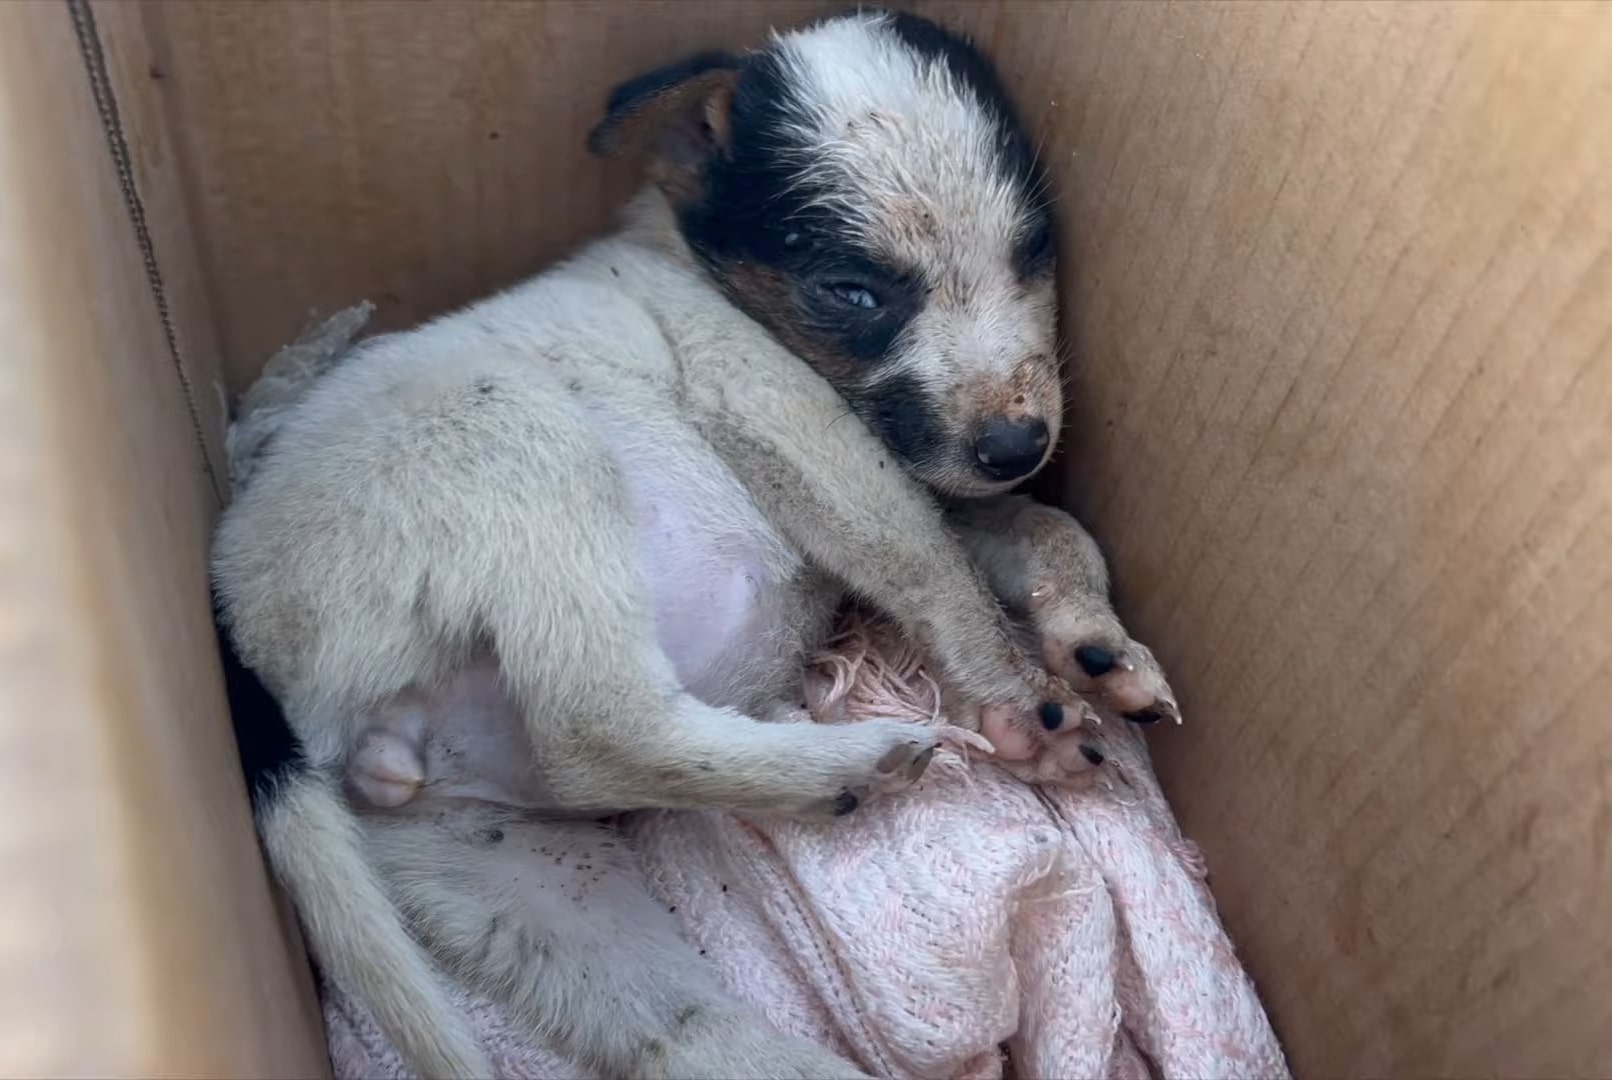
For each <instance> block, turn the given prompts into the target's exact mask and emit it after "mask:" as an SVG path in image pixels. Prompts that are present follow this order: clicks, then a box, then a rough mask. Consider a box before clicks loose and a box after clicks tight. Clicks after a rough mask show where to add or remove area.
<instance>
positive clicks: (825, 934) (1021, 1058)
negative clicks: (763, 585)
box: [324, 613, 1288, 1080]
mask: <svg viewBox="0 0 1612 1080" xmlns="http://www.w3.org/2000/svg"><path fill="white" fill-rule="evenodd" d="M808 689H809V693H808V700H809V702H810V704H811V706H812V712H813V713H814V714H815V716H816V719H817V720H818V721H819V722H854V721H855V720H858V719H864V718H868V717H873V716H888V717H897V718H901V719H907V720H910V721H912V722H915V723H931V724H941V723H943V719H942V717H941V716H940V711H939V694H938V690H937V688H936V686H935V684H934V682H933V680H931V679H930V678H929V677H928V676H927V675H926V674H925V673H924V671H923V667H922V664H921V662H920V659H919V657H918V655H917V653H916V650H914V649H913V648H912V647H910V645H909V644H907V643H906V642H905V641H904V640H902V639H901V638H900V636H899V635H898V634H896V633H895V632H894V631H893V630H891V629H890V628H889V627H888V626H887V625H886V624H884V623H882V622H879V621H876V620H868V619H865V618H863V617H861V616H859V615H856V614H854V613H853V614H852V616H851V617H850V618H849V620H848V623H847V625H846V629H845V632H844V633H843V634H842V635H841V636H840V638H839V639H838V640H837V641H836V642H835V643H834V645H833V647H832V648H831V649H830V650H829V651H828V652H827V653H825V654H824V655H823V656H820V657H818V658H816V661H815V662H814V665H813V671H812V675H811V677H810V679H809V683H808ZM803 719H804V718H803ZM1111 726H1112V727H1119V726H1120V725H1118V724H1114V725H1111ZM1124 727H1125V730H1123V731H1113V730H1111V731H1109V732H1108V735H1109V740H1110V741H1109V743H1108V746H1107V749H1108V750H1109V760H1110V766H1109V767H1105V768H1104V769H1103V770H1101V772H1102V774H1103V775H1104V780H1103V781H1101V782H1099V783H1096V784H1093V785H1092V786H1090V787H1089V788H1087V789H1085V790H1062V789H1058V790H1054V789H1043V788H1035V787H1030V786H1028V785H1025V784H1024V783H1022V782H1020V781H1018V780H1016V779H1014V778H1013V777H1011V776H1009V775H1007V774H1006V773H1005V772H1003V771H1002V770H1000V769H998V768H997V767H995V766H993V765H991V764H989V763H988V762H986V761H983V760H974V761H969V760H967V757H968V751H967V750H966V749H961V750H958V751H942V752H940V753H938V754H937V755H936V758H935V761H934V763H933V764H932V765H931V766H930V768H929V770H928V772H927V773H926V774H925V775H924V778H923V780H922V781H921V782H920V783H919V784H918V785H917V787H916V788H915V789H913V790H912V791H909V792H906V793H903V794H901V795H897V796H892V797H889V798H886V799H883V800H880V801H877V802H875V803H872V804H870V805H869V806H867V807H865V808H863V809H861V810H858V811H857V813H855V814H852V815H850V816H849V817H846V818H843V819H839V820H836V821H834V822H831V823H826V824H809V823H800V822H792V821H769V822H764V823H763V822H754V821H748V820H744V819H741V818H739V817H737V816H734V815H731V814H725V813H718V812H706V813H670V812H656V813H643V814H636V815H631V816H630V817H629V818H627V819H626V820H625V824H624V828H625V830H626V832H627V834H628V835H629V836H630V837H631V838H632V839H633V841H634V843H635V845H636V847H637V849H638V853H639V856H640V859H641V861H642V864H643V866H644V869H645V872H646V874H647V876H648V879H649V882H650V885H651V888H652V889H653V890H654V892H655V894H656V895H657V896H658V898H659V899H661V900H662V901H663V902H664V903H665V904H666V905H667V906H668V907H670V908H673V909H675V912H676V915H677V917H678V918H679V919H680V920H681V921H682V925H683V930H684V933H685V934H686V936H687V937H688V939H689V941H690V942H691V943H692V944H693V945H694V946H695V948H697V949H699V950H701V951H702V952H703V954H704V956H705V958H706V960H707V961H708V962H709V963H710V964H711V965H712V966H713V967H714V968H715V970H716V971H717V972H718V974H719V975H720V977H721V978H722V980H723V981H724V982H725V983H726V984H727V986H728V987H729V988H730V989H731V990H732V991H733V992H734V993H735V994H737V995H738V996H739V997H741V998H743V999H745V1000H747V1001H749V1002H750V1003H751V1004H752V1005H754V1006H755V1007H756V1008H757V1009H758V1010H759V1011H760V1012H761V1013H762V1014H763V1015H764V1016H765V1017H766V1018H767V1019H768V1020H769V1021H770V1022H771V1023H772V1024H774V1025H775V1026H776V1027H778V1028H779V1029H781V1030H784V1031H787V1032H791V1033H793V1034H797V1035H801V1036H805V1037H807V1038H812V1039H816V1040H818V1041H820V1042H821V1043H823V1044H824V1045H827V1046H830V1047H833V1048H834V1049H835V1050H837V1051H838V1052H840V1053H842V1054H844V1055H846V1056H848V1057H850V1058H852V1059H853V1060H855V1061H857V1062H859V1063H860V1064H861V1065H862V1066H863V1067H864V1068H865V1069H867V1070H868V1071H870V1072H872V1073H874V1074H875V1075H877V1076H881V1077H890V1078H892V1080H894V1078H913V1080H917V1078H931V1080H932V1078H955V1080H976V1078H978V1080H996V1078H1001V1077H1004V1076H1014V1077H1018V1078H1023V1080H1028V1078H1032V1077H1037V1078H1039V1077H1047V1078H1065V1077H1115V1078H1124V1080H1130V1078H1137V1080H1141V1078H1147V1077H1193V1078H1208V1077H1239V1078H1243V1077H1286V1076H1287V1075H1288V1072H1287V1067H1286V1063H1285V1061H1284V1059H1283V1055H1282V1051H1281V1048H1280V1046H1279V1045H1278V1043H1277V1041H1276V1038H1275V1036H1274V1034H1273V1033H1272V1031H1271V1028H1270V1025H1269V1023H1268V1021H1267V1020H1266V1017H1265V1013H1264V1010H1263V1009H1262V1007H1261V1006H1260V1003H1259V999H1258V997H1257V995H1256V994H1255V991H1254V988H1253V985H1252V983H1251V981H1250V980H1249V978H1248V976H1247V975H1246V974H1245V972H1244V971H1243V969H1242V967H1241V965H1240V964H1239V963H1238V961H1237V958H1236V955H1235V954H1234V952H1233V950H1232V947H1231V945H1230V943H1229V941H1228V940H1227V938H1226V935H1225V932H1224V930H1223V929H1222V927H1221V925H1220V921H1219V918H1218V916H1217V914H1216V912H1215V907H1214V902H1213V899H1212V898H1211V897H1210V894H1209V892H1208V889H1207V887H1206V885H1205V871H1204V867H1203V863H1202V860H1201V859H1200V858H1199V856H1198V853H1197V850H1196V848H1194V847H1193V845H1192V844H1191V843H1190V842H1188V841H1187V840H1185V839H1184V838H1183V837H1182V836H1181V834H1180V832H1179V830H1178V829H1177V827H1176V824H1175V821H1174V818H1173V817H1172V815H1171V814H1170V811H1169V808H1168V806H1167V805H1166V804H1165V801H1164V798H1163V796H1162V794H1161V793H1160V791H1159V788H1158V785H1157V783H1156V782H1155V780H1154V777H1153V773H1152V770H1151V768H1150V766H1149V763H1148V758H1147V751H1146V747H1145V745H1144V743H1143V741H1142V738H1141V736H1140V734H1139V732H1138V731H1136V730H1135V729H1134V728H1131V727H1130V726H1129V725H1124ZM324 999H325V1000H324V1004H325V1019H326V1023H327V1025H328V1030H329V1036H330V1048H331V1057H332V1060H333V1064H334V1066H335V1072H336V1075H337V1077H338V1078H342V1080H346V1078H355V1080H356V1078H359V1077H389V1078H390V1077H395V1078H403V1077H405V1076H407V1075H408V1074H407V1072H406V1071H405V1069H404V1067H403V1065H402V1063H401V1061H400V1060H399V1058H398V1056H397V1054H396V1052H395V1051H394V1050H393V1049H392V1048H391V1047H390V1046H388V1045H387V1043H386V1041H385V1039H384V1038H383V1037H382V1036H381V1035H380V1033H379V1032H378V1030H377V1029H376V1028H375V1026H374V1024H373V1022H372V1021H371V1020H370V1018H369V1017H368V1015H367V1014H366V1013H365V1011H364V1009H363V1007H362V1006H361V1005H360V1004H359V1003H358V1002H357V1001H355V1000H354V999H353V998H352V997H351V996H349V995H348V994H346V993H345V992H343V991H342V990H341V988H339V987H336V986H332V985H329V984H328V983H327V984H326V985H325V987H324ZM465 1007H466V1009H467V1010H469V1015H470V1016H471V1018H472V1020H473V1022H474V1023H475V1024H476V1026H477V1029H478V1030H479V1031H480V1033H481V1035H482V1037H483V1038H484V1039H485V1041H486V1043H487V1046H488V1049H489V1051H490V1053H491V1056H492V1058H493V1061H494V1063H495V1067H496V1068H497V1069H498V1071H499V1073H500V1075H503V1076H509V1077H544V1078H550V1077H554V1078H561V1077H565V1078H569V1077H575V1078H578V1080H581V1078H584V1077H588V1076H589V1073H588V1071H587V1070H586V1069H583V1068H580V1067H578V1066H576V1065H574V1064H572V1063H569V1062H567V1061H565V1060H564V1059H563V1057H560V1056H558V1055H557V1054H555V1053H554V1052H553V1051H552V1050H551V1049H549V1048H546V1047H543V1046H541V1045H536V1044H533V1043H531V1042H528V1041H526V1040H525V1039H524V1038H523V1036H522V1035H521V1033H520V1032H519V1031H517V1030H515V1028H514V1027H513V1026H512V1025H511V1023H510V1022H509V1021H508V1019H507V1018H505V1017H504V1016H503V1015H502V1014H501V1013H500V1011H499V1010H498V1009H497V1008H496V1007H495V1006H493V1005H491V1004H488V1003H486V1002H481V1001H472V1000H466V1001H465Z"/></svg>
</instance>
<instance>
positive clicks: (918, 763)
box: [907, 746, 935, 780]
mask: <svg viewBox="0 0 1612 1080" xmlns="http://www.w3.org/2000/svg"><path fill="white" fill-rule="evenodd" d="M934 756H935V748H934V747H933V746H931V747H930V748H929V749H927V750H925V751H924V752H923V753H921V754H919V755H918V756H917V757H915V758H913V759H912V764H911V765H908V766H907V779H908V780H917V779H918V778H919V777H920V776H922V775H923V774H924V770H925V769H927V768H929V759H930V758H932V757H934Z"/></svg>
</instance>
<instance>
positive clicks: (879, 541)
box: [700, 368, 1102, 772]
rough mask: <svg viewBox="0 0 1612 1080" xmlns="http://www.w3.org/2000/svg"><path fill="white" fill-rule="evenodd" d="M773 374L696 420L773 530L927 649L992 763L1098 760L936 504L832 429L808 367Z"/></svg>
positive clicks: (1074, 767)
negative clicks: (988, 748)
mask: <svg viewBox="0 0 1612 1080" xmlns="http://www.w3.org/2000/svg"><path fill="white" fill-rule="evenodd" d="M769 375H770V376H771V379H770V381H768V382H767V383H765V384H762V383H759V382H754V381H753V382H748V383H747V382H743V381H738V382H736V383H735V384H734V385H732V386H731V387H725V388H724V389H723V391H722V393H721V395H720V396H716V395H713V399H712V400H711V401H710V402H708V403H702V404H705V405H706V406H707V408H709V411H708V412H706V413H705V414H704V415H702V416H701V417H700V421H701V423H702V424H703V430H704V431H705V433H706V435H707V437H708V438H709V439H710V440H711V443H712V445H713V446H714V447H716V448H717V450H718V452H719V453H721V454H722V455H723V457H724V459H725V460H726V461H727V463H728V465H729V467H730V468H732V469H733V471H734V472H735V474H736V475H738V476H739V477H740V479H741V480H743V482H744V483H745V486H746V487H747V488H748V489H749V490H750V491H751V492H752V493H753V494H754V496H755V498H756V500H757V501H758V503H760V504H761V506H762V508H763V509H764V510H765V512H766V513H767V515H768V517H769V518H770V519H771V520H772V521H773V523H774V524H775V525H776V526H777V527H778V528H779V530H780V531H781V532H783V533H784V534H785V535H786V536H787V537H788V538H789V539H790V541H791V542H792V543H793V544H794V546H795V547H796V549H797V550H799V551H800V552H802V553H803V554H804V555H805V556H806V558H807V559H808V560H809V561H810V562H811V563H812V564H813V565H814V566H817V567H818V568H820V569H822V570H823V571H824V572H826V573H828V574H831V575H832V576H834V577H835V578H836V579H837V580H839V581H841V582H843V583H844V584H845V585H846V586H847V587H848V588H849V589H850V591H851V592H852V593H854V594H856V595H858V596H860V597H863V598H865V599H867V600H869V601H871V602H872V604H873V605H874V606H876V607H877V608H879V609H880V610H882V611H883V612H885V613H886V614H888V615H890V616H892V617H893V618H895V619H896V620H897V621H898V622H899V623H900V624H901V626H902V628H903V629H904V630H905V631H906V632H907V634H908V635H909V636H910V637H911V638H912V639H913V640H915V641H917V642H918V643H919V644H920V645H922V646H923V648H924V650H925V651H926V653H928V655H929V657H930V659H931V660H932V661H933V662H934V664H935V667H936V668H937V673H938V674H939V676H940V677H941V679H942V681H943V682H944V684H945V685H946V687H947V690H948V695H947V696H948V699H949V701H950V702H951V706H950V712H951V715H952V716H953V718H954V719H955V721H956V722H957V723H958V724H960V725H963V726H969V727H975V728H979V729H981V730H986V733H987V735H988V736H989V737H990V738H991V740H992V742H993V743H994V744H995V745H996V746H997V749H998V752H999V754H1001V755H1002V756H1004V757H1006V756H1012V757H1016V758H1020V759H1024V758H1030V757H1034V756H1038V755H1040V754H1041V752H1042V751H1043V750H1052V751H1054V755H1055V756H1057V757H1058V758H1059V759H1060V760H1061V761H1062V763H1063V767H1064V771H1076V772H1078V771H1083V770H1085V769H1087V768H1089V767H1090V766H1091V765H1092V764H1099V763H1101V761H1102V755H1101V754H1100V753H1097V752H1093V751H1089V750H1088V749H1087V748H1085V744H1084V742H1083V740H1084V739H1085V738H1086V737H1087V736H1086V735H1084V734H1080V735H1077V734H1075V732H1077V731H1080V730H1081V729H1082V727H1083V725H1082V723H1081V721H1082V720H1084V719H1086V718H1087V717H1089V716H1090V707H1089V706H1088V705H1087V704H1086V703H1085V702H1084V701H1082V700H1081V699H1080V697H1079V696H1078V695H1077V694H1075V693H1074V692H1073V690H1071V689H1070V688H1069V687H1068V686H1067V685H1065V684H1062V683H1061V681H1060V680H1059V679H1056V678H1053V677H1051V676H1049V675H1048V674H1047V672H1046V671H1045V670H1043V669H1042V668H1041V667H1040V666H1039V665H1037V664H1034V663H1032V662H1030V660H1029V658H1028V657H1026V656H1025V655H1024V653H1023V651H1022V650H1021V649H1019V648H1018V646H1017V645H1016V643H1015V642H1014V640H1013V630H1012V627H1011V625H1010V623H1009V621H1008V619H1007V616H1006V613H1005V612H1004V611H1003V609H1002V606H1001V604H999V603H998V602H997V600H996V598H995V597H994V596H993V595H992V594H991V592H990V590H989V589H988V588H987V587H986V585H985V583H984V581H983V580H982V579H981V576H980V574H979V573H978V572H977V571H976V570H975V568H974V567H973V566H972V565H971V563H970V562H969V559H968V555H967V553H966V552H965V551H964V550H963V547H962V545H961V543H960V542H959V541H958V539H957V537H956V536H955V535H954V534H953V532H952V530H951V529H949V528H948V527H947V525H946V522H945V520H944V518H943V516H942V514H941V511H940V508H939V506H938V505H936V502H935V500H934V497H933V496H932V495H930V494H929V493H928V492H926V491H924V490H923V489H921V488H920V487H919V486H918V484H917V483H916V482H915V481H914V480H913V479H912V478H911V477H909V476H907V475H906V474H905V472H904V471H903V470H902V469H901V468H899V467H896V464H895V463H894V462H893V461H892V460H891V458H890V453H889V451H888V449H887V448H885V447H884V446H883V445H882V444H880V443H879V442H878V441H877V440H876V439H875V438H874V437H873V436H872V434H871V433H869V432H868V431H867V430H866V429H865V428H863V427H861V426H859V425H856V424H837V423H836V422H835V421H836V420H837V419H839V418H841V417H842V416H843V415H844V403H843V401H841V400H839V399H838V398H837V396H836V395H834V393H833V391H832V390H831V389H829V388H827V387H826V386H825V385H822V384H821V380H819V379H816V377H815V376H814V375H812V374H811V373H810V372H809V371H808V370H806V369H804V368H803V369H801V370H800V371H792V370H789V369H787V368H780V369H778V370H772V371H769ZM1053 716H1056V717H1057V718H1058V721H1057V723H1048V722H1047V720H1046V718H1048V717H1053ZM1051 743H1066V744H1067V745H1066V746H1062V747H1055V746H1051V745H1050V744H1051Z"/></svg>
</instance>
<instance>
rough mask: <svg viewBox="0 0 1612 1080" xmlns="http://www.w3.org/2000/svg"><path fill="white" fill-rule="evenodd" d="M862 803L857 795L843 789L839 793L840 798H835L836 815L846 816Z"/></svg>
mask: <svg viewBox="0 0 1612 1080" xmlns="http://www.w3.org/2000/svg"><path fill="white" fill-rule="evenodd" d="M860 805H861V800H859V799H858V798H857V797H856V796H855V795H853V794H851V793H850V792H849V791H842V792H840V794H839V798H837V799H835V800H834V816H835V817H844V816H845V815H846V814H849V813H850V812H851V811H852V810H855V809H856V808H857V807H858V806H860Z"/></svg>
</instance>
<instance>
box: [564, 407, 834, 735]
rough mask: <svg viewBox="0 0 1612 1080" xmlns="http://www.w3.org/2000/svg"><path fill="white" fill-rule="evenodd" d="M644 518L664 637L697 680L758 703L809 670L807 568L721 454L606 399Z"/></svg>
mask: <svg viewBox="0 0 1612 1080" xmlns="http://www.w3.org/2000/svg"><path fill="white" fill-rule="evenodd" d="M593 411H594V412H595V414H596V415H598V416H599V417H600V419H601V420H602V421H603V423H604V425H605V427H606V429H607V430H608V432H609V434H610V437H611V446H612V450H613V451H614V456H615V458H616V461H617V464H618V465H619V466H620V469H621V475H622V479H623V481H624V483H625V485H626V488H627V492H628V494H629V496H630V498H631V500H632V506H633V514H634V518H635V522H636V526H637V529H638V549H639V555H640V562H639V565H640V568H641V570H642V573H643V577H644V585H645V587H646V588H647V590H648V592H649V600H650V603H651V605H652V606H653V608H654V613H655V636H656V639H657V641H658V643H659V644H660V647H661V651H662V652H663V653H665V655H666V657H667V659H668V660H670V661H671V663H672V667H673V669H674V670H675V672H676V674H677V679H678V682H679V683H680V684H681V685H682V686H683V688H684V689H685V690H687V691H688V692H689V693H691V694H693V695H694V696H695V697H697V698H699V699H700V700H701V701H704V702H706V703H708V704H711V705H719V706H731V707H734V708H741V709H748V708H754V707H757V706H758V705H759V704H760V703H761V702H762V701H763V700H765V699H766V698H768V697H769V696H771V695H774V694H777V693H780V692H783V691H784V690H785V689H786V684H787V682H788V680H790V679H793V678H796V677H798V676H799V673H800V671H801V663H802V659H803V657H802V653H803V651H804V649H805V648H807V647H809V646H810V645H812V644H815V643H813V642H808V641H806V640H805V639H804V636H803V632H804V631H805V630H806V629H807V628H808V627H809V626H810V625H811V622H812V619H811V616H810V612H809V610H807V608H806V605H803V603H802V593H803V583H802V579H803V576H804V570H805V567H804V565H803V563H802V561H801V559H800V557H799V556H798V555H796V554H795V552H794V551H793V550H792V549H791V548H790V547H789V546H788V545H787V544H786V543H785V542H784V540H783V538H782V537H780V536H779V535H778V533H777V531H776V530H775V529H774V528H773V527H772V524H771V523H770V522H769V521H768V520H767V519H766V517H765V515H763V514H762V512H761V509H760V508H759V507H758V506H757V505H756V503H755V500H754V499H752V498H751V497H750V493H749V492H748V491H746V490H745V489H744V487H743V486H742V485H741V484H740V483H739V481H738V480H737V479H736V478H735V477H734V476H733V474H732V473H731V472H729V471H728V468H727V466H726V465H725V464H723V462H722V460H721V459H720V458H719V457H717V455H716V454H715V453H714V452H713V451H711V450H710V449H709V448H708V447H706V446H705V445H704V444H703V443H701V442H699V441H698V440H697V439H696V438H695V437H693V436H692V435H690V434H687V433H685V432H682V431H674V430H668V431H662V432H659V433H657V434H655V435H649V434H646V433H645V431H644V430H643V429H642V428H640V427H636V426H634V425H629V424H626V423H623V422H621V421H620V420H619V418H617V417H615V416H613V415H611V414H609V413H606V412H605V411H604V410H602V409H596V410H593Z"/></svg>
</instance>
